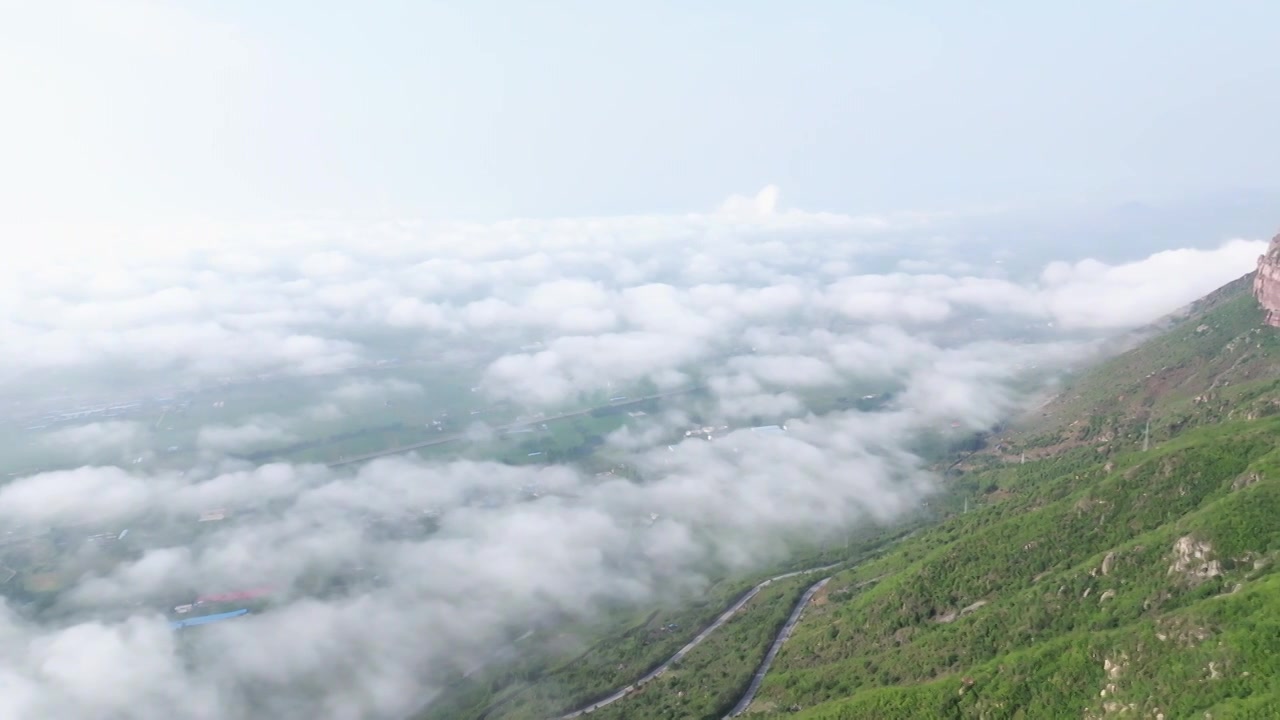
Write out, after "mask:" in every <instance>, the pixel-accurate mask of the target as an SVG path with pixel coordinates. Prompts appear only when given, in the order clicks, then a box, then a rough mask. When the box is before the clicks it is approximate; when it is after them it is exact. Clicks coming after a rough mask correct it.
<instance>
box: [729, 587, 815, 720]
mask: <svg viewBox="0 0 1280 720" xmlns="http://www.w3.org/2000/svg"><path fill="white" fill-rule="evenodd" d="M830 581H831V578H830V577H824V578H822V579H821V580H819V581H818V582H816V583H814V584H813V585H811V586H809V589H808V590H805V591H804V595H801V596H800V601H799V602H797V603H796V607H795V609H794V610H792V611H791V617H789V618H787V624H786V625H783V626H782V630H780V631H779V632H778V636H777V637H776V638H774V639H773V645H770V646H769V652H768V653H766V654H765V656H764V661H763V662H761V663H760V668H759V669H757V670H756V674H755V675H753V676H752V677H751V684H750V685H748V686H747V691H746V692H745V693H743V694H742V697H741V698H739V699H738V704H737V705H734V706H733V710H730V711H729V714H728V715H725V718H726V720H727V719H728V718H731V717H737V716H738V715H741V714H742V713H743V712H745V711H746V709H747V706H748V705H750V704H751V701H752V700H754V699H755V698H756V692H758V691H759V690H760V683H762V682H764V676H765V675H766V674H767V673H768V672H769V667H770V666H772V665H773V659H774V658H775V657H777V656H778V651H779V650H781V649H782V644H783V643H785V642H786V641H787V639H788V638H790V637H791V631H792V630H794V629H795V627H796V623H798V622H800V616H801V615H803V614H804V609H805V608H806V607H808V606H809V601H810V600H812V599H813V596H814V595H815V594H817V592H818V591H819V590H821V589H822V588H823V587H825V586H826V584H827V583H828V582H830Z"/></svg>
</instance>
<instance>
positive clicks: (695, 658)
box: [503, 575, 821, 720]
mask: <svg viewBox="0 0 1280 720" xmlns="http://www.w3.org/2000/svg"><path fill="white" fill-rule="evenodd" d="M820 578H821V575H802V576H799V577H794V578H789V579H787V580H780V581H778V582H776V583H774V584H772V585H770V586H769V587H766V588H765V589H764V590H761V591H760V594H759V595H757V596H755V597H754V598H752V599H751V602H749V603H747V605H746V606H745V607H743V609H742V610H741V611H740V612H739V613H738V614H737V615H735V616H734V617H733V619H731V620H730V621H729V622H727V623H725V624H724V625H723V626H722V627H721V628H720V629H718V630H716V632H714V633H712V634H711V635H710V636H708V638H707V640H706V641H705V642H703V643H702V644H701V645H699V646H697V647H696V648H694V649H693V650H692V651H690V652H689V654H688V655H686V656H685V657H684V658H683V659H681V661H680V662H678V663H676V664H674V665H673V666H672V668H671V669H670V670H669V671H667V672H666V673H664V674H663V675H662V676H661V677H659V678H657V679H656V680H654V681H653V682H651V683H649V684H648V685H645V686H644V687H642V688H640V689H639V690H637V691H636V693H635V694H634V695H632V696H631V697H628V698H626V699H624V700H622V701H619V702H617V703H614V704H613V705H610V706H608V707H606V708H604V709H602V710H599V711H597V712H594V713H592V714H591V717H592V718H593V720H625V718H634V717H645V718H669V719H670V720H686V719H687V720H694V719H695V718H698V719H703V718H705V719H706V720H713V719H714V720H719V718H722V717H724V715H725V713H726V712H728V711H729V710H731V709H732V708H733V705H734V703H736V702H737V701H738V698H739V697H741V696H742V693H743V692H744V691H745V690H746V688H747V684H748V683H750V682H751V676H752V675H753V674H754V673H755V671H756V668H757V667H759V665H760V661H761V660H763V659H764V655H765V653H766V652H767V651H768V650H769V645H770V644H772V643H773V638H774V637H775V636H776V635H777V633H778V631H779V630H781V629H782V626H783V624H784V623H786V621H787V617H788V616H789V615H790V614H791V610H792V609H793V608H794V607H795V603H796V601H797V600H799V598H800V595H801V594H803V593H804V591H805V589H806V588H808V587H809V586H810V585H812V584H813V583H814V582H815V581H817V580H818V579H820ZM503 717H511V718H528V719H529V720H544V719H543V718H540V717H538V716H530V715H527V714H524V713H523V712H522V713H513V714H511V715H509V716H503Z"/></svg>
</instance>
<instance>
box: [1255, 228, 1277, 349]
mask: <svg viewBox="0 0 1280 720" xmlns="http://www.w3.org/2000/svg"><path fill="white" fill-rule="evenodd" d="M1253 296H1254V297H1255V298H1257V299H1258V304H1259V305H1261V306H1262V309H1263V310H1266V312H1267V319H1266V323H1267V324H1268V325H1270V326H1271V327H1280V235H1277V236H1275V237H1274V238H1272V239H1271V244H1270V245H1268V246H1267V252H1266V254H1264V255H1262V256H1261V257H1259V258H1258V273H1257V275H1255V276H1254V278H1253Z"/></svg>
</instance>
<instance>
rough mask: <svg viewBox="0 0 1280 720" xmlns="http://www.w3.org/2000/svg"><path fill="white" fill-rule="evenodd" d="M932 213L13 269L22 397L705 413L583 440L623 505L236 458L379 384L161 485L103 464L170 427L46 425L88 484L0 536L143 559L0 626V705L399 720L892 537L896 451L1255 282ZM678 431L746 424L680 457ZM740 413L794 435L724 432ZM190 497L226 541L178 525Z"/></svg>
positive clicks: (55, 711)
mask: <svg viewBox="0 0 1280 720" xmlns="http://www.w3.org/2000/svg"><path fill="white" fill-rule="evenodd" d="M954 221H955V220H954V219H953V218H941V217H928V216H919V217H890V218H854V217H847V216H841V215H832V214H821V213H805V212H800V211H794V210H781V209H779V205H778V195H777V191H776V189H772V188H770V189H766V190H765V191H763V192H761V193H760V194H759V195H756V196H754V197H736V198H732V199H730V200H729V201H728V202H726V203H725V204H724V205H723V207H722V208H721V209H720V210H718V211H717V212H715V213H712V214H705V215H689V216H678V217H631V218H616V219H613V218H602V219H582V220H560V221H519V222H510V223H500V224H496V225H490V226H472V225H464V224H394V225H383V226H378V227H370V228H365V229H362V230H359V231H356V230H353V229H341V228H339V229H333V228H330V229H327V230H325V231H323V232H321V231H317V230H315V229H313V228H303V227H294V228H276V229H274V230H273V232H272V234H268V235H266V236H265V237H264V236H262V235H259V234H256V233H257V232H261V231H248V230H243V229H241V230H240V231H236V232H233V233H229V234H228V235H227V236H225V237H222V238H219V240H220V241H225V242H218V243H209V242H195V241H189V242H186V243H185V244H183V243H182V242H180V241H179V240H178V239H175V240H174V241H173V242H172V243H171V244H167V245H166V244H161V245H159V246H157V247H156V248H155V251H154V252H151V253H140V254H138V255H128V254H125V253H112V254H110V255H109V257H107V258H99V257H94V256H92V255H84V256H73V255H63V256H61V257H60V258H56V260H57V261H56V262H54V261H53V260H54V258H51V257H49V256H44V257H42V258H40V260H39V261H38V262H36V263H35V264H34V265H32V266H28V267H23V266H17V267H10V268H8V269H7V270H6V271H3V272H4V277H3V282H0V288H3V290H0V308H2V309H3V312H0V318H3V320H0V347H3V348H4V349H5V350H6V356H7V357H10V358H13V361H12V364H11V366H10V367H9V368H8V369H7V370H6V372H7V373H8V375H7V377H5V378H3V379H4V380H5V381H6V382H8V383H10V385H9V386H8V387H9V390H10V391H11V392H12V393H14V394H15V396H16V395H18V394H19V392H20V391H21V390H22V389H23V388H22V386H21V384H22V383H26V384H29V383H31V382H54V381H56V380H57V379H58V378H61V377H72V376H73V375H78V376H84V377H90V378H95V380H94V382H98V383H100V382H102V380H101V379H102V378H111V377H122V376H123V377H126V378H127V379H128V386H129V387H130V388H132V387H134V386H137V387H146V386H147V383H144V382H139V381H138V378H139V377H142V376H145V377H147V378H149V379H151V380H153V381H154V382H153V384H155V385H164V384H167V383H175V382H188V381H195V380H198V381H199V382H202V383H211V382H216V381H218V380H219V379H220V378H221V379H227V378H232V377H234V378H241V377H251V376H256V375H262V374H265V375H280V376H302V377H311V376H314V375H316V374H325V373H335V372H338V371H340V370H341V369H343V368H349V367H352V366H358V365H364V364H369V363H373V362H376V361H379V360H385V359H387V358H388V357H393V356H394V357H397V358H400V359H413V358H430V359H431V360H432V361H438V360H443V361H446V362H450V363H456V364H458V365H459V366H460V367H465V368H466V369H468V370H469V371H471V372H472V373H473V374H474V376H475V377H476V378H478V379H477V383H478V384H477V385H476V386H475V387H474V391H475V392H476V393H478V394H483V395H484V396H485V397H488V398H492V399H495V400H510V401H512V402H514V403H516V404H517V406H519V407H520V408H522V409H523V411H525V412H536V411H543V410H550V409H553V408H557V407H562V406H563V405H564V404H565V403H572V402H576V401H578V400H579V399H581V398H583V397H585V396H587V395H589V394H591V393H595V392H603V391H612V390H613V389H615V388H616V389H622V390H626V389H628V388H635V387H641V386H645V387H651V388H656V389H657V390H667V389H677V388H683V387H686V386H688V385H690V384H694V383H697V384H699V385H701V386H703V387H704V388H705V389H706V393H705V395H702V396H699V397H698V398H697V399H690V400H687V401H685V400H678V401H673V402H672V403H670V404H669V405H668V406H667V407H666V409H665V410H664V412H662V413H660V414H654V415H651V416H646V417H643V418H638V419H636V420H635V422H633V423H632V424H631V425H630V426H629V427H628V428H626V429H624V430H619V431H617V432H616V433H614V434H613V435H612V436H611V437H610V438H609V439H608V442H607V443H606V446H605V450H606V451H607V452H609V453H611V454H612V456H613V457H616V458H619V459H620V460H623V461H625V462H626V463H627V464H628V465H629V466H630V467H632V468H633V469H634V470H635V472H636V473H637V474H638V475H639V477H640V478H641V480H638V481H636V480H630V479H624V478H623V477H620V476H608V477H603V478H601V477H595V476H593V475H590V474H588V473H585V472H583V471H582V470H580V469H578V468H575V467H571V466H565V465H546V466H520V467H516V466H509V465H503V464H498V463H493V462H483V461H471V460H467V461H464V460H457V461H426V460H422V459H417V458H414V457H400V458H389V459H383V460H378V461H375V462H372V463H369V464H366V465H363V466H356V467H353V468H328V467H325V466H323V465H318V464H317V465H305V464H285V463H275V464H268V465H262V466H254V465H252V464H249V463H246V462H244V461H242V460H235V459H232V458H231V457H229V455H235V454H239V453H243V452H245V451H247V450H252V449H254V448H259V447H263V446H272V445H279V444H283V443H289V442H295V441H298V440H300V439H306V436H307V433H308V432H309V428H311V427H313V425H314V424H315V423H338V422H341V421H342V420H343V419H344V418H347V417H348V416H350V414H351V413H356V412H360V411H362V410H361V409H364V410H367V409H368V408H376V407H380V406H387V405H390V404H393V403H400V402H415V403H429V402H432V401H433V399H432V396H431V393H430V392H428V391H426V390H424V388H422V387H420V386H418V385H416V384H414V383H409V382H404V381H399V380H386V381H372V380H369V379H367V378H364V379H351V380H342V381H338V382H336V383H332V384H330V385H328V386H326V387H327V389H325V390H323V391H317V392H316V393H315V394H314V396H310V397H308V398H307V401H306V402H305V403H303V404H301V405H296V406H281V407H271V408H259V409H257V410H255V411H254V412H253V413H251V414H249V415H246V416H239V417H234V418H227V419H223V420H218V421H209V422H205V423H204V424H203V425H201V426H200V427H199V428H197V429H196V431H195V437H196V448H195V450H196V455H195V457H196V458H197V460H195V461H193V462H194V465H193V466H191V467H187V468H184V469H182V470H180V471H179V470H174V469H166V468H160V467H153V466H150V465H148V464H146V463H141V464H140V463H136V462H131V461H130V458H136V459H142V457H143V455H144V453H154V452H156V451H159V450H162V449H161V448H154V447H150V446H149V443H150V442H151V439H150V438H151V437H152V435H153V433H155V432H156V431H157V428H159V427H161V426H162V424H163V423H162V421H163V418H161V419H160V420H157V421H156V422H155V423H148V424H144V423H140V422H137V421H134V420H108V421H95V422H92V423H86V424H81V425H75V426H71V427H68V428H64V429H58V430H56V431H55V432H50V433H45V434H44V435H41V436H40V437H41V438H42V439H41V442H42V443H44V447H47V448H52V449H54V450H56V451H58V452H60V453H64V454H65V456H66V457H80V455H77V453H82V454H83V456H84V457H102V455H101V453H103V452H106V453H116V454H117V455H118V458H117V459H114V460H112V461H111V462H113V463H116V464H115V465H110V464H104V463H102V462H101V461H100V464H98V465H93V466H86V467H80V468H78V469H69V470H59V471H55V472H44V473H35V474H28V475H26V476H22V477H15V478H12V479H10V481H9V482H8V483H7V484H5V485H3V486H0V529H4V530H9V529H13V530H14V532H15V533H16V534H17V536H18V537H24V536H26V535H27V534H30V533H34V532H40V531H42V530H43V529H44V528H47V527H50V526H53V527H58V528H64V529H66V528H89V529H90V530H89V531H94V529H97V528H102V527H110V528H116V529H118V528H120V527H123V526H129V527H132V528H134V530H133V532H134V536H133V537H134V539H135V541H136V542H137V543H138V547H139V548H140V550H139V552H138V553H136V554H135V555H133V556H131V557H130V558H129V559H127V560H126V561H124V562H122V563H116V564H104V563H98V562H96V561H95V560H94V558H95V557H96V555H94V554H93V553H94V552H95V551H94V550H92V548H89V549H81V550H73V551H70V552H75V553H80V554H82V555H83V557H79V558H78V559H77V562H76V563H75V567H77V568H80V569H81V571H82V572H81V574H79V575H77V576H76V577H71V578H67V579H66V580H67V585H66V589H65V590H64V591H63V592H62V593H60V594H59V596H58V597H57V600H56V602H53V603H52V604H49V605H48V606H45V607H39V608H33V607H18V606H15V605H4V606H0V638H3V640H4V641H3V642H0V716H2V717H6V718H17V719H22V720H25V719H26V718H52V719H54V720H61V719H63V718H67V719H70V718H76V719H77V720H80V719H85V718H104V719H105V718H118V717H130V718H142V719H143V720H148V719H150V718H157V719H158V718H166V719H171V718H179V719H185V718H248V717H274V718H284V719H287V718H335V719H343V720H345V719H348V718H351V719H355V718H394V717H403V716H406V715H408V714H410V713H411V712H413V711H414V710H415V709H417V708H419V707H421V706H422V705H423V704H424V703H425V702H427V701H428V700H429V699H430V698H431V697H432V695H433V693H435V692H437V691H439V690H440V688H441V687H442V685H443V683H444V682H446V681H447V680H448V679H449V678H451V677H454V676H455V675H456V673H465V672H468V671H471V670H474V669H475V668H476V667H478V666H480V665H481V664H482V663H483V662H484V661H485V660H486V658H489V657H490V656H491V655H492V653H493V652H494V651H495V649H497V648H499V647H501V646H503V645H504V644H505V643H506V642H507V641H508V640H509V639H510V638H511V637H514V636H517V635H520V634H522V633H523V632H525V631H526V630H528V629H530V628H532V627H534V626H536V625H537V623H539V622H541V621H543V620H550V619H551V618H554V617H557V616H563V615H564V614H569V615H589V614H591V613H593V612H596V611H597V610H598V609H599V608H601V607H604V606H606V605H608V604H612V603H617V602H631V603H643V602H649V601H653V600H656V599H659V598H660V597H663V596H670V595H678V594H680V593H682V592H697V591H698V589H699V588H700V587H701V586H702V584H703V583H704V582H705V579H706V578H707V577H708V576H709V575H711V574H714V573H720V572H726V571H729V572H746V571H749V570H753V569H759V568H762V567H764V566H765V565H767V564H768V563H771V562H777V561H780V560H783V559H785V558H786V557H787V555H788V553H789V552H790V551H791V550H792V549H793V548H794V547H797V546H798V545H799V544H801V543H806V542H813V541H815V540H817V539H821V538H824V537H836V536H838V535H840V534H842V533H846V532H848V531H849V530H850V529H851V528H854V527H858V526H861V525H864V524H867V523H873V522H876V523H879V522H891V521H893V520H894V519H896V518H899V517H901V516H902V515H903V514H904V513H905V512H908V511H910V510H911V509H913V508H915V507H918V506H919V504H920V502H921V500H922V499H923V498H925V497H926V496H927V495H928V494H929V493H930V492H931V491H932V489H933V488H934V487H935V481H934V479H933V478H932V477H931V476H930V475H929V473H927V472H926V471H925V470H924V468H923V461H922V460H921V459H920V458H919V457H918V456H917V455H916V454H914V453H913V452H912V448H914V447H915V443H916V441H917V440H918V439H919V438H920V437H921V436H922V435H924V434H928V433H936V432H938V431H939V430H945V429H948V428H951V429H958V431H972V430H982V429H985V428H989V427H991V426H992V425H993V424H995V423H997V422H998V421H1000V420H1001V419H1002V418H1004V417H1007V416H1008V414H1009V413H1011V412H1012V411H1014V410H1015V409H1016V408H1017V407H1018V404H1019V403H1020V402H1021V401H1022V400H1023V397H1022V396H1021V395H1020V394H1019V391H1016V390H1014V387H1015V382H1016V381H1019V380H1021V379H1023V378H1025V377H1026V374H1027V372H1028V371H1029V370H1030V369H1033V368H1036V367H1040V368H1046V367H1049V366H1058V365H1061V364H1062V363H1063V362H1067V361H1071V360H1073V359H1079V358H1083V357H1085V356H1087V354H1088V352H1089V344H1088V343H1087V342H1086V341H1087V340H1088V339H1089V338H1090V337H1093V334H1095V333H1096V332H1097V331H1112V330H1119V329H1125V328H1130V327H1134V326H1137V325H1140V324H1142V323H1146V322H1149V321H1151V320H1154V319H1156V318H1158V317H1159V316H1161V315H1163V314H1165V313H1168V312H1170V311H1172V310H1174V309H1176V308H1177V307H1178V306H1179V305H1181V304H1183V303H1186V302H1188V301H1190V300H1193V299H1194V298H1195V297H1198V296H1199V295H1202V294H1204V293H1205V292H1207V291H1208V290H1211V289H1212V288H1213V287H1216V286H1218V285H1220V284H1222V283H1223V282H1226V281H1228V280H1230V279H1232V278H1234V277H1236V276H1239V275H1241V274H1243V273H1244V272H1247V271H1248V270H1249V269H1250V266H1251V264H1252V261H1253V259H1254V258H1255V257H1256V256H1257V255H1258V254H1259V252H1260V251H1261V247H1262V244H1261V243H1258V242H1249V241H1233V242H1230V243H1227V244H1225V245H1223V246H1222V247H1220V248H1218V249H1216V250H1207V251H1206V250H1175V251H1170V252H1166V253H1160V254H1157V255H1154V256H1152V257H1150V258H1147V259H1144V260H1138V261H1135V262H1132V263H1130V264H1126V265H1104V264H1101V263H1097V262H1093V261H1088V260H1085V261H1077V262H1071V263H1052V264H1047V265H1046V267H1045V269H1044V271H1043V273H1041V274H1040V275H1039V276H1038V277H1030V278H1022V277H1011V276H1009V275H1007V274H1006V273H1004V272H1002V268H1001V266H1000V264H999V263H998V262H996V260H997V259H998V256H996V255H992V254H991V253H990V252H989V249H985V250H983V251H982V252H981V253H979V252H978V251H977V250H976V249H973V250H970V251H966V249H965V248H963V247H954V246H951V245H949V244H948V243H947V242H945V231H946V228H947V227H948V223H952V222H954ZM948 268H960V269H961V272H959V273H958V274H953V273H948V272H945V270H946V269H948ZM1051 324H1052V327H1050V325H1051ZM882 386H892V387H893V388H894V390H895V395H894V399H893V400H892V402H891V403H890V404H888V405H887V406H886V407H883V408H881V409H880V410H878V411H876V412H857V411H845V412H833V413H827V414H823V415H814V414H812V413H810V412H809V407H810V404H811V401H812V399H813V398H815V397H824V396H833V395H845V394H849V393H856V392H857V391H858V390H857V389H858V388H862V387H882ZM95 387H96V388H97V389H96V392H97V393H99V394H101V395H103V396H110V395H111V394H112V391H111V390H110V389H109V388H108V389H103V388H102V386H101V385H97V386H95ZM463 390H464V391H465V390H471V388H465V389H463ZM114 392H116V393H120V392H124V391H123V390H116V391H114ZM23 401H24V402H30V399H29V398H24V400H23ZM45 402H46V403H50V402H53V401H52V400H49V399H48V398H46V400H45ZM13 407H18V406H16V405H15V406H13ZM695 415H696V416H698V417H701V418H704V419H705V421H707V422H713V423H719V424H723V425H726V426H729V428H741V429H737V430H731V431H729V430H727V431H725V432H724V433H723V434H722V436H721V437H719V438H718V439H717V440H716V441H715V442H706V441H703V440H700V439H696V438H695V439H690V440H684V441H682V442H675V443H674V444H672V442H673V441H672V438H673V437H679V436H680V431H681V430H683V429H684V428H685V427H688V426H689V425H690V423H691V419H692V418H693V417H694V416H695ZM755 418H767V419H768V420H769V421H775V420H781V419H786V420H787V430H786V432H785V433H784V434H781V435H766V434H762V433H756V432H753V431H752V430H750V429H747V428H745V427H744V426H745V425H749V424H751V422H752V420H753V419H755ZM147 457H150V456H149V455H148V456H147ZM534 494H536V495H537V497H536V498H534V499H531V497H532V496H533V495H534ZM210 508H218V509H219V510H220V511H225V512H226V513H227V519H226V520H224V521H220V522H216V523H196V522H195V518H197V517H198V516H199V515H200V514H201V513H202V512H206V511H207V510H208V509H210ZM197 526H198V528H197ZM428 526H434V530H433V531H432V532H430V533H429V534H427V533H426V532H425V530H423V528H426V527H428ZM192 528H197V530H192ZM415 529H417V531H416V532H414V530H415ZM72 532H81V531H80V530H78V529H77V530H73V531H72ZM81 534H83V533H81ZM139 538H141V539H139ZM262 586H270V587H271V588H273V590H274V593H275V594H274V595H273V603H272V605H271V606H270V607H269V608H268V609H266V610H265V611H263V612H260V613H254V614H252V615H249V616H247V617H244V618H239V619H237V620H235V621H234V622H228V623H225V624H222V625H219V626H217V627H211V628H205V629H201V630H199V631H196V632H187V631H183V632H181V633H175V632H173V631H172V630H170V629H169V628H168V627H167V625H166V622H165V618H164V617H163V610H164V609H165V608H168V607H171V606H172V605H173V604H175V603H179V602H182V601H183V598H188V601H189V598H192V597H194V596H196V595H198V594H200V593H203V592H209V591H211V590H217V589H234V588H244V587H262Z"/></svg>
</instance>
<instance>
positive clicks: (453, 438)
mask: <svg viewBox="0 0 1280 720" xmlns="http://www.w3.org/2000/svg"><path fill="white" fill-rule="evenodd" d="M695 389H696V388H684V389H681V390H670V391H668V392H664V393H658V394H656V395H646V396H644V397H638V398H632V399H628V400H627V401H626V402H620V403H611V404H609V405H601V406H600V407H593V408H587V409H586V410H575V411H573V412H570V413H564V414H563V415H555V416H552V417H548V418H540V419H538V420H521V421H519V422H513V423H507V424H506V425H498V426H497V427H495V428H493V430H494V431H495V432H499V433H501V432H503V431H505V430H519V429H522V428H527V427H534V426H536V425H538V424H539V423H551V422H557V421H560V420H566V419H568V418H571V417H579V416H581V415H589V414H591V413H593V412H595V411H596V410H600V409H602V408H606V407H627V406H628V405H638V404H640V403H642V402H647V401H649V400H658V399H660V398H665V397H671V396H673V395H683V394H685V393H689V392H693V391H694V390H695ZM465 437H466V433H453V434H451V435H445V436H443V437H437V438H432V439H430V440H423V441H422V442H416V443H410V444H408V445H400V446H397V447H393V448H387V449H386V450H375V451H374V452H369V453H364V454H362V455H352V456H351V457H349V458H343V459H341V460H335V461H333V462H331V463H329V467H339V466H341V465H354V464H356V463H362V462H366V461H369V460H373V459H374V458H380V457H385V456H387V455H401V454H403V453H407V452H410V451H413V450H421V449H422V448H426V447H431V446H433V445H444V444H445V443H453V442H458V441H459V440H462V439H464V438H465Z"/></svg>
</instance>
